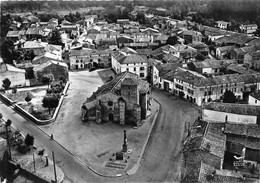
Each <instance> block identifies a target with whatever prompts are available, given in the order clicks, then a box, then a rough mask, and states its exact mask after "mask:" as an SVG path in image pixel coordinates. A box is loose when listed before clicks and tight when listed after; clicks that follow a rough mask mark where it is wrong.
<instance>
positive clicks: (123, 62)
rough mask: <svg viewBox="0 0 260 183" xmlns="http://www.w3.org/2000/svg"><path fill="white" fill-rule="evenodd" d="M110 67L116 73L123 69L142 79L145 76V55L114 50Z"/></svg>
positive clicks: (146, 66) (146, 65) (146, 63)
mask: <svg viewBox="0 0 260 183" xmlns="http://www.w3.org/2000/svg"><path fill="white" fill-rule="evenodd" d="M111 63H112V69H113V70H114V71H115V72H116V73H117V74H119V73H122V72H125V71H128V72H131V73H134V74H136V75H138V76H139V77H140V78H142V79H146V77H147V71H148V70H147V68H148V62H147V57H146V56H145V55H138V54H127V53H125V52H122V51H117V52H114V53H113V54H112V56H111Z"/></svg>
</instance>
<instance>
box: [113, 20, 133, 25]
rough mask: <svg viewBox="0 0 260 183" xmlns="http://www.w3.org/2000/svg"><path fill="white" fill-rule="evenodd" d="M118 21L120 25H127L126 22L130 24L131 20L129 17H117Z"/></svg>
mask: <svg viewBox="0 0 260 183" xmlns="http://www.w3.org/2000/svg"><path fill="white" fill-rule="evenodd" d="M116 22H117V23H118V24H120V25H125V24H129V22H130V20H129V19H117V21H116Z"/></svg>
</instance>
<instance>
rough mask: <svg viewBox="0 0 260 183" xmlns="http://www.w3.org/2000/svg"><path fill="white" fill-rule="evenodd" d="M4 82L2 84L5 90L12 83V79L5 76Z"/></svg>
mask: <svg viewBox="0 0 260 183" xmlns="http://www.w3.org/2000/svg"><path fill="white" fill-rule="evenodd" d="M2 82H3V84H2V86H3V87H4V88H5V90H8V88H9V87H10V85H11V81H10V80H9V79H8V78H5V79H4V80H3V81H2Z"/></svg>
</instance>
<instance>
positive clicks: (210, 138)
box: [182, 120, 232, 183]
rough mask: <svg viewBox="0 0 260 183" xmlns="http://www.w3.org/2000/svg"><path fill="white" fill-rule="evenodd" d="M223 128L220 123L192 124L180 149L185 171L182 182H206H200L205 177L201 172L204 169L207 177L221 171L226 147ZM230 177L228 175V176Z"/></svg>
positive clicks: (201, 121)
mask: <svg viewBox="0 0 260 183" xmlns="http://www.w3.org/2000/svg"><path fill="white" fill-rule="evenodd" d="M223 126H224V125H223V124H221V123H209V122H207V121H203V120H196V121H195V122H194V125H193V126H192V128H191V129H190V131H189V134H188V136H187V139H186V140H185V142H184V145H183V148H182V151H183V161H184V163H183V165H184V167H185V169H186V172H185V173H184V179H183V180H182V182H185V183H190V182H208V181H202V180H203V178H204V179H205V176H206V175H203V174H205V173H206V172H205V171H203V170H204V169H205V167H207V168H206V170H207V171H209V173H208V174H209V175H211V174H213V173H214V172H216V171H221V170H222V169H223V162H224V156H225V146H226V136H225V134H223V133H222V131H221V129H222V127H223ZM210 170H211V171H210ZM215 174H216V173H214V175H215ZM231 175H232V174H231V173H230V174H229V176H231ZM216 176H217V175H216ZM222 176H223V174H222ZM214 178H216V177H214ZM201 179H202V180H201Z"/></svg>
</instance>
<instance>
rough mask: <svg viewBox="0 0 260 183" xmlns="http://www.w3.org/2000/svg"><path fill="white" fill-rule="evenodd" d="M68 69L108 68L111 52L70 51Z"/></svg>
mask: <svg viewBox="0 0 260 183" xmlns="http://www.w3.org/2000/svg"><path fill="white" fill-rule="evenodd" d="M69 65H70V69H71V70H74V69H85V68H92V67H101V68H104V67H110V66H111V51H110V50H84V49H81V50H71V53H70V61H69Z"/></svg>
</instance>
